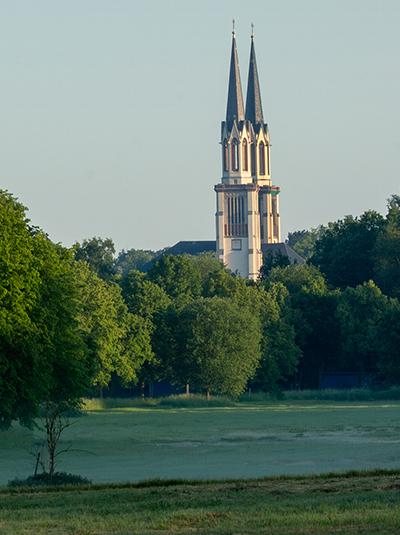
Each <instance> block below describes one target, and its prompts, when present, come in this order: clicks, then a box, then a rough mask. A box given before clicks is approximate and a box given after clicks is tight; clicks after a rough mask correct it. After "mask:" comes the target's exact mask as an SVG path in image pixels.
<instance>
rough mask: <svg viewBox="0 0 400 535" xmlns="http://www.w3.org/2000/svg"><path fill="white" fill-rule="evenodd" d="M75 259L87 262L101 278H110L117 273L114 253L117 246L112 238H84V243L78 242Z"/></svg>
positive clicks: (75, 247) (75, 246)
mask: <svg viewBox="0 0 400 535" xmlns="http://www.w3.org/2000/svg"><path fill="white" fill-rule="evenodd" d="M74 249H75V260H78V261H79V260H81V261H82V262H87V263H88V265H89V267H90V269H91V270H92V271H94V272H95V273H96V274H97V275H98V276H99V277H100V278H101V279H104V280H109V279H110V278H111V277H112V275H113V274H114V273H115V269H114V263H115V261H114V255H115V246H114V243H113V241H112V240H111V239H110V238H106V239H105V240H103V239H101V238H96V237H94V238H91V239H90V240H83V242H82V244H81V245H80V244H79V243H76V244H75V245H74Z"/></svg>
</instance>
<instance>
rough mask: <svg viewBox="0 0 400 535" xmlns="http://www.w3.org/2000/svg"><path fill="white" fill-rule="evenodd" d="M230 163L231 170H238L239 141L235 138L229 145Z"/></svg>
mask: <svg viewBox="0 0 400 535" xmlns="http://www.w3.org/2000/svg"><path fill="white" fill-rule="evenodd" d="M231 164H232V171H239V143H238V140H237V139H236V138H233V140H232V145H231Z"/></svg>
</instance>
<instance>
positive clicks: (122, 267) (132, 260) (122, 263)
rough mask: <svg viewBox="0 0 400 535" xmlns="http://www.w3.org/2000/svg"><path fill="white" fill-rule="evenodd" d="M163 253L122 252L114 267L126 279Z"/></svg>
mask: <svg viewBox="0 0 400 535" xmlns="http://www.w3.org/2000/svg"><path fill="white" fill-rule="evenodd" d="M160 252H161V251H157V252H155V251H150V250H143V249H129V250H128V251H124V250H122V251H121V252H120V253H119V254H118V258H117V260H116V261H115V264H114V267H115V271H116V273H118V274H119V275H122V277H126V276H127V275H128V273H129V272H130V271H131V270H132V269H134V270H138V269H140V268H141V267H143V266H144V265H145V264H147V263H148V262H150V261H151V260H153V258H155V257H156V256H157V255H158V254H160Z"/></svg>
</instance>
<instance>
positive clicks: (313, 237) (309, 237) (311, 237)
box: [285, 225, 326, 260]
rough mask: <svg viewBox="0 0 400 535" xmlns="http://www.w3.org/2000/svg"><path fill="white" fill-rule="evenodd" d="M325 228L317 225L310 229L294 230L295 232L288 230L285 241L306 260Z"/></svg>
mask: <svg viewBox="0 0 400 535" xmlns="http://www.w3.org/2000/svg"><path fill="white" fill-rule="evenodd" d="M325 230H326V228H325V227H324V226H323V225H319V226H318V227H317V228H312V229H311V230H304V229H303V230H296V231H295V232H289V233H288V237H287V240H286V241H285V243H287V244H288V245H289V247H291V248H292V249H293V250H294V251H296V253H297V254H299V255H300V256H301V258H304V260H308V259H309V258H310V257H311V256H312V254H313V252H314V247H315V243H316V241H317V240H318V239H319V238H321V237H322V236H323V234H324V232H325Z"/></svg>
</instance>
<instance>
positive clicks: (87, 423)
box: [0, 401, 400, 485]
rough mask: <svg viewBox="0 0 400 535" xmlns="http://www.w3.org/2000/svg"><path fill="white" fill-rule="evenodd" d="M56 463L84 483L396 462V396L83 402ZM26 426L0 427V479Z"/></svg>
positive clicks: (15, 468) (21, 470)
mask: <svg viewBox="0 0 400 535" xmlns="http://www.w3.org/2000/svg"><path fill="white" fill-rule="evenodd" d="M74 422H75V423H74V425H72V426H71V427H70V428H68V429H67V430H66V431H65V433H64V435H63V439H62V440H63V445H64V446H65V445H67V444H68V443H70V442H71V443H72V449H73V451H69V452H67V453H65V454H64V455H63V456H62V457H60V464H59V465H58V467H57V469H58V470H63V471H66V472H72V473H74V474H79V475H81V476H84V477H87V478H90V479H91V480H92V481H93V482H94V483H107V482H122V481H139V480H143V479H149V478H157V477H159V478H185V479H199V478H200V479H201V478H203V479H209V478H249V477H251V478H253V477H264V476H274V475H279V474H311V473H314V474H318V473H324V472H329V471H337V472H340V471H345V470H350V469H357V470H362V469H366V470H368V469H373V468H389V469H398V468H400V402H399V401H384V402H383V401H382V402H379V401H375V402H344V401H343V402H331V401H329V402H314V401H284V402H279V401H278V402H268V403H267V402H263V403H261V402H260V403H243V402H242V403H236V404H231V405H230V406H227V407H204V408H168V407H163V406H157V407H151V406H149V407H144V408H139V407H131V408H125V409H123V408H116V409H107V410H93V411H89V412H88V413H87V414H86V415H85V416H82V417H80V418H75V419H74ZM34 435H35V432H31V431H29V430H26V429H23V428H21V427H19V426H18V425H15V426H14V427H13V429H11V430H10V431H7V432H2V433H0V485H5V484H6V483H7V481H8V480H10V479H13V478H14V477H18V478H25V477H27V476H28V475H31V474H33V471H34V465H35V460H34V458H33V457H32V456H30V455H29V454H28V453H27V450H32V449H34V443H35V440H36V439H35V436H34Z"/></svg>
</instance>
